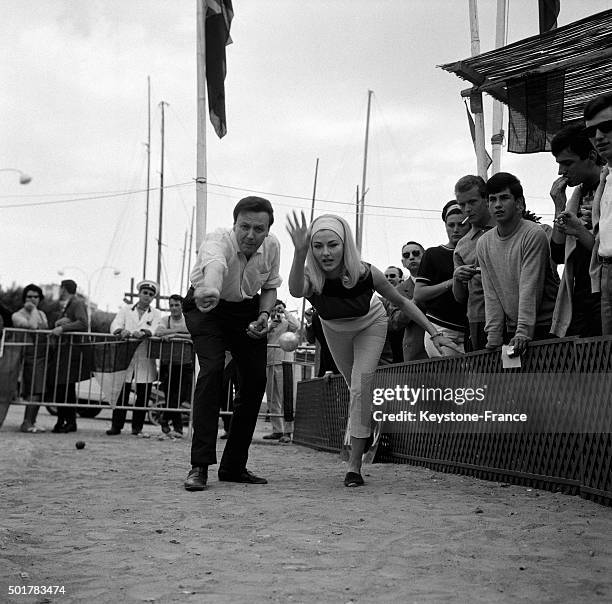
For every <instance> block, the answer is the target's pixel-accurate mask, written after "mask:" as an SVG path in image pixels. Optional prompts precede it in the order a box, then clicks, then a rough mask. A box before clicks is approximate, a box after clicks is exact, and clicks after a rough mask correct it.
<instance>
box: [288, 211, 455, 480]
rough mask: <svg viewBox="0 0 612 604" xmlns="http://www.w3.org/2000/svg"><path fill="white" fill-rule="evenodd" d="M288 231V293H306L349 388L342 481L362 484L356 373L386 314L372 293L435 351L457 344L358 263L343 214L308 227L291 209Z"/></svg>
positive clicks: (367, 366)
mask: <svg viewBox="0 0 612 604" xmlns="http://www.w3.org/2000/svg"><path fill="white" fill-rule="evenodd" d="M287 230H288V232H289V235H290V236H291V239H292V241H293V245H294V247H295V251H294V256H293V264H292V266H291V273H290V275H289V291H290V292H291V295H292V296H294V297H296V298H299V297H302V296H303V297H305V298H306V299H307V300H309V301H310V303H311V304H312V306H313V307H314V308H315V309H316V310H317V312H318V313H319V316H320V318H321V323H322V325H323V332H324V333H325V337H326V339H327V342H328V344H329V348H330V350H331V353H332V356H333V358H334V361H335V362H336V365H337V366H338V369H339V370H340V373H341V374H342V375H343V377H344V379H345V381H346V383H347V385H348V387H349V389H350V409H349V431H350V437H351V453H350V457H349V462H348V468H347V469H348V472H347V474H346V476H345V478H344V485H345V486H347V487H356V486H361V485H363V484H364V481H363V477H362V476H361V463H362V456H363V453H364V452H365V448H366V444H367V441H368V438H369V437H370V434H371V431H372V429H371V428H372V409H371V401H369V400H368V401H363V400H362V398H361V376H362V374H364V373H371V372H373V371H374V370H375V369H376V367H377V365H378V361H379V359H380V353H381V352H382V349H383V346H384V343H385V338H386V336H387V314H386V312H385V309H384V307H383V305H382V303H381V302H380V300H379V299H378V298H377V297H376V296H374V295H373V294H374V292H377V293H378V294H380V295H381V296H383V297H384V298H386V299H387V300H389V301H390V302H392V303H393V304H396V305H397V306H398V307H400V308H401V309H402V310H403V311H404V312H405V313H406V315H407V316H408V317H410V318H411V319H412V320H414V321H415V322H416V323H418V324H419V325H421V326H422V327H423V328H424V329H425V331H427V332H428V333H429V334H431V337H432V339H433V342H434V345H435V346H436V347H437V348H438V349H440V351H441V349H442V348H443V347H448V348H451V349H453V350H457V348H456V346H455V345H454V344H453V343H452V342H451V341H450V340H449V339H448V338H446V337H444V335H443V334H441V333H438V332H437V330H436V328H435V327H434V326H433V325H432V324H431V323H430V322H429V321H428V320H427V318H426V317H425V315H424V314H423V313H422V312H421V311H420V310H419V309H418V308H417V307H416V306H415V305H414V304H413V303H412V302H411V301H410V300H408V299H407V298H404V297H403V296H401V295H400V294H399V293H398V292H397V291H396V290H395V288H393V287H392V286H391V285H390V284H389V283H388V282H387V280H386V279H385V277H384V275H383V274H382V272H381V271H380V270H379V269H377V268H376V267H375V266H372V265H370V264H368V263H366V262H362V260H361V257H360V255H359V252H358V251H357V246H356V245H355V241H354V239H353V235H352V233H351V230H350V227H349V225H348V223H347V222H346V220H344V218H342V217H340V216H335V215H333V214H324V215H323V216H319V217H318V218H316V219H315V220H314V221H313V222H312V224H311V225H310V226H308V225H307V224H306V217H305V216H304V213H303V212H302V213H301V218H300V217H298V216H297V214H296V213H295V212H294V213H293V217H289V218H288V224H287Z"/></svg>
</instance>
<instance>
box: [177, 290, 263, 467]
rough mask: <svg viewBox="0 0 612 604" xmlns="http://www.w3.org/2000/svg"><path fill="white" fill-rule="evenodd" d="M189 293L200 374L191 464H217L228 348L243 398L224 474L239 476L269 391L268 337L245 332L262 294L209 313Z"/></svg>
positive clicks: (187, 315)
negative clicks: (260, 409) (256, 337)
mask: <svg viewBox="0 0 612 604" xmlns="http://www.w3.org/2000/svg"><path fill="white" fill-rule="evenodd" d="M189 297H190V296H189V295H188V297H187V299H186V300H185V302H186V303H185V304H184V307H183V309H184V314H185V322H186V324H187V329H189V332H190V333H191V337H192V339H193V346H194V350H195V353H196V354H197V355H198V361H199V363H200V372H199V375H198V381H197V383H196V388H195V394H194V399H193V439H192V442H191V464H192V465H193V466H208V465H212V464H215V463H217V426H218V422H219V408H220V404H221V401H222V400H223V398H224V395H225V393H224V392H223V369H224V365H225V351H226V350H229V351H230V352H231V353H232V357H233V359H234V361H235V363H236V365H237V368H238V375H239V381H240V384H239V387H240V398H239V399H237V400H236V401H235V404H234V414H233V417H232V422H231V427H230V434H229V437H228V439H227V442H226V445H225V450H224V451H223V457H222V459H221V463H220V464H219V470H220V471H223V472H227V473H232V474H233V473H238V472H241V471H243V470H244V469H245V468H246V463H247V459H248V456H249V446H250V444H251V440H252V438H253V432H254V431H255V424H256V423H257V415H258V413H259V408H260V406H261V400H262V398H263V395H264V392H265V389H266V357H267V340H266V338H261V339H258V340H256V339H253V338H251V337H249V336H248V335H247V333H246V330H247V327H248V325H249V323H250V322H251V321H255V320H256V319H257V316H258V314H259V296H255V297H254V298H253V299H251V300H244V301H242V302H226V301H225V300H221V301H220V302H219V304H218V305H217V306H216V307H215V308H214V309H213V310H211V311H210V312H208V313H203V312H200V311H199V310H197V309H194V308H193V306H192V304H193V303H192V302H191V301H190V300H189Z"/></svg>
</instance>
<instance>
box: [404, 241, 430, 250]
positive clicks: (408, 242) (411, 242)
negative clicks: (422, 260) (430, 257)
mask: <svg viewBox="0 0 612 604" xmlns="http://www.w3.org/2000/svg"><path fill="white" fill-rule="evenodd" d="M407 245H418V246H419V247H420V248H421V249H422V250H423V251H425V248H424V247H423V246H422V245H421V244H420V243H419V242H418V241H406V243H404V245H402V249H404V248H405V247H406V246H407Z"/></svg>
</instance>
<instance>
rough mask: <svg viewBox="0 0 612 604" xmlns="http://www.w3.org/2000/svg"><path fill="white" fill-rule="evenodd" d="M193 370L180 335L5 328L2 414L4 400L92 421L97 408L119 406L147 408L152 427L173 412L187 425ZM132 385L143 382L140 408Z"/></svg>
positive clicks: (0, 365) (0, 355)
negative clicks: (67, 409)
mask: <svg viewBox="0 0 612 604" xmlns="http://www.w3.org/2000/svg"><path fill="white" fill-rule="evenodd" d="M193 368H194V362H193V345H192V343H191V341H190V340H188V339H184V338H172V339H165V338H156V337H151V338H145V339H136V338H129V339H120V338H118V337H117V336H114V335H111V334H104V333H90V332H74V333H64V334H62V335H60V336H54V335H53V334H52V333H51V331H49V330H37V331H33V330H27V329H16V328H5V329H4V330H3V332H2V338H1V340H0V407H2V408H3V409H4V415H5V414H6V408H7V406H8V404H10V403H11V402H12V403H17V404H35V405H46V406H47V407H50V408H51V410H53V409H54V408H55V407H60V406H76V407H77V410H78V412H79V414H80V415H82V416H87V417H93V416H95V415H96V414H97V413H98V412H99V410H100V409H104V408H108V407H110V408H115V407H116V406H117V405H118V404H122V406H123V407H125V408H126V409H128V410H130V409H131V410H133V409H142V410H147V411H148V412H149V413H148V415H149V419H150V421H152V422H153V423H158V422H159V420H160V416H161V413H163V412H165V411H170V412H172V411H173V410H175V409H176V410H179V409H180V411H181V412H182V413H183V414H184V419H185V420H186V421H189V419H190V417H191V407H192V400H193V383H194V380H193V371H194V369H193ZM135 383H146V384H149V385H150V387H149V388H148V398H147V400H146V401H145V402H144V404H138V402H137V400H136V394H135V392H134V388H133V386H134V385H135ZM126 384H128V385H127V386H126ZM1 419H2V420H3V419H4V416H3V417H2V418H1Z"/></svg>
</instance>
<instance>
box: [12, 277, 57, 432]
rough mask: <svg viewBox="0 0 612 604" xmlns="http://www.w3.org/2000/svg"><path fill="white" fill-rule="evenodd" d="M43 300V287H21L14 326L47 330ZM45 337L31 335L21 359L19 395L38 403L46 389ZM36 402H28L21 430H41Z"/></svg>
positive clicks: (47, 324) (32, 285) (42, 430)
mask: <svg viewBox="0 0 612 604" xmlns="http://www.w3.org/2000/svg"><path fill="white" fill-rule="evenodd" d="M43 299H44V296H43V292H42V289H40V287H38V285H34V284H33V283H30V284H29V285H26V286H25V287H24V288H23V294H22V300H23V307H22V308H21V309H20V310H18V311H17V312H15V313H13V316H12V317H11V318H12V320H13V327H18V328H20V329H32V330H35V329H48V328H49V323H48V321H47V315H45V313H44V312H43V311H42V310H40V309H39V308H38V305H39V304H40V303H41V302H42V300H43ZM45 342H46V338H45V339H42V338H41V337H40V336H39V335H38V334H32V344H31V345H29V346H26V347H25V352H24V358H23V380H22V384H21V392H22V396H23V398H24V399H25V400H27V401H31V402H40V400H41V396H42V393H43V391H44V389H45V352H46V345H45ZM39 408H40V406H39V405H27V406H26V408H25V412H24V415H23V423H22V424H21V431H22V432H30V433H33V434H35V433H36V432H44V431H45V430H44V429H43V428H39V427H38V426H37V425H36V416H37V415H38V409H39Z"/></svg>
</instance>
